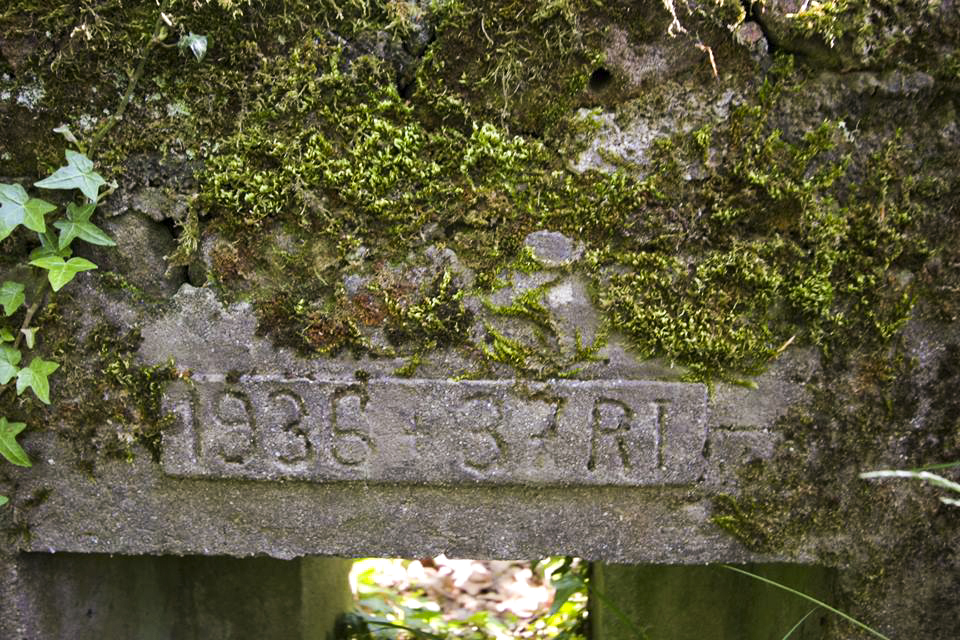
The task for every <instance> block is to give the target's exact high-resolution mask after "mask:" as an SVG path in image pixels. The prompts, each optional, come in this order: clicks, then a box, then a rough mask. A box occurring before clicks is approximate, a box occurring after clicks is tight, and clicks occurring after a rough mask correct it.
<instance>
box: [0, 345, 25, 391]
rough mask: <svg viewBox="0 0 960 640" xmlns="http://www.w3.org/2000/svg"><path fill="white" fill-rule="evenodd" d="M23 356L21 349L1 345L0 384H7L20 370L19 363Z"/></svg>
mask: <svg viewBox="0 0 960 640" xmlns="http://www.w3.org/2000/svg"><path fill="white" fill-rule="evenodd" d="M21 357H23V356H22V355H21V354H20V350H19V349H14V348H13V347H8V346H6V345H2V346H0V384H7V383H8V382H10V380H11V379H12V378H13V376H15V375H17V373H19V372H20V369H19V368H18V367H17V365H18V364H20V358H21Z"/></svg>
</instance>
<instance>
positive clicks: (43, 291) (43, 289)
mask: <svg viewBox="0 0 960 640" xmlns="http://www.w3.org/2000/svg"><path fill="white" fill-rule="evenodd" d="M49 287H50V284H49V283H48V282H47V281H46V280H44V282H43V284H42V285H41V286H40V291H38V292H37V298H36V300H34V301H33V304H31V305H30V308H28V309H27V313H26V315H24V316H23V323H22V324H21V325H20V331H19V333H17V337H16V338H14V340H13V348H14V349H19V348H20V343H21V342H22V341H23V338H24V337H25V336H26V334H25V333H24V331H26V330H27V329H29V328H30V321H31V320H33V316H34V314H36V313H37V311H39V310H40V307H42V306H43V303H44V302H45V301H46V299H47V289H48V288H49Z"/></svg>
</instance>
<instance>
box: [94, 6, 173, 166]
mask: <svg viewBox="0 0 960 640" xmlns="http://www.w3.org/2000/svg"><path fill="white" fill-rule="evenodd" d="M171 2H172V0H164V1H163V4H162V5H161V6H160V11H159V12H158V14H157V21H156V22H155V23H154V25H153V33H152V34H151V35H150V40H149V41H148V42H147V45H146V46H145V47H144V48H143V52H142V54H141V56H140V62H139V63H138V64H137V68H136V70H135V71H134V72H133V75H131V76H130V80H129V81H128V82H127V90H126V92H125V93H124V94H123V98H121V99H120V105H119V106H118V107H117V110H116V111H115V112H113V114H112V115H111V116H110V117H109V118H107V120H106V122H104V123H103V124H102V125H101V126H100V128H99V129H97V132H96V133H95V134H93V137H92V138H91V139H90V144H89V146H88V147H87V150H88V154H87V157H89V158H90V159H91V160H92V159H93V155H94V152H95V151H96V148H97V145H98V144H100V142H101V141H102V140H103V138H104V137H105V136H106V135H107V134H108V133H110V130H111V129H113V128H114V127H115V126H116V125H117V123H118V122H120V121H121V120H123V114H124V113H126V111H127V105H129V104H130V101H131V100H133V92H134V91H135V90H136V88H137V83H139V82H140V78H142V77H143V72H144V69H145V68H146V66H147V58H149V57H150V51H151V50H152V49H153V48H154V47H155V46H157V45H158V44H162V43H163V38H164V35H165V28H164V23H165V22H166V19H165V16H164V13H165V12H166V11H167V9H169V8H170V4H171Z"/></svg>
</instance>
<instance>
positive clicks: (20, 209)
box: [0, 184, 56, 240]
mask: <svg viewBox="0 0 960 640" xmlns="http://www.w3.org/2000/svg"><path fill="white" fill-rule="evenodd" d="M55 209H56V206H54V205H52V204H50V203H49V202H46V201H45V200H40V199H39V198H31V197H30V196H29V195H27V192H26V191H25V190H24V188H23V187H21V186H20V185H19V184H0V240H3V239H4V238H6V237H7V236H9V235H10V234H11V233H12V232H13V231H14V230H15V229H16V228H17V227H18V226H20V225H21V224H22V225H23V226H25V227H27V228H28V229H30V230H31V231H36V232H38V233H43V232H44V231H46V230H47V227H46V224H45V222H44V216H46V214H48V213H50V212H51V211H54V210H55Z"/></svg>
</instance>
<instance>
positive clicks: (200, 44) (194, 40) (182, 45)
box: [177, 31, 207, 62]
mask: <svg viewBox="0 0 960 640" xmlns="http://www.w3.org/2000/svg"><path fill="white" fill-rule="evenodd" d="M177 47H178V48H179V49H180V51H183V52H185V53H186V52H189V53H192V54H193V57H194V58H196V59H197V62H203V59H204V57H206V55H207V36H202V35H197V34H195V33H193V32H192V31H191V32H190V33H189V34H187V35H184V36H181V37H180V42H178V43H177Z"/></svg>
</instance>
